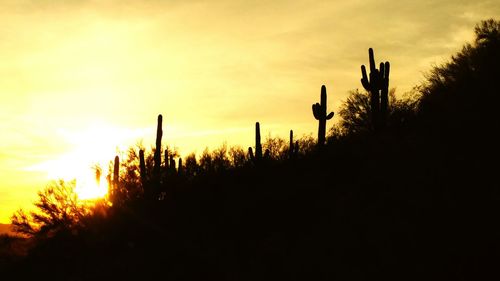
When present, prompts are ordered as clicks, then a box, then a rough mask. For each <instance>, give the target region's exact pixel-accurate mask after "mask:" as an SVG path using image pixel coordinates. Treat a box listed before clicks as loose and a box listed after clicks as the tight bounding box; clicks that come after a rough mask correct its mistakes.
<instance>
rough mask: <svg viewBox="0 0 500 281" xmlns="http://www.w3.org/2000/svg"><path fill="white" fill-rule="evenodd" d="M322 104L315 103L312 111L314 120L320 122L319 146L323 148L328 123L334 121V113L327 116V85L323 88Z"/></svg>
mask: <svg viewBox="0 0 500 281" xmlns="http://www.w3.org/2000/svg"><path fill="white" fill-rule="evenodd" d="M320 102H321V103H315V104H313V105H312V111H313V115H314V118H316V120H318V121H319V122H318V123H319V126H318V146H322V145H324V144H325V140H326V137H325V135H326V121H327V120H330V119H332V117H333V114H334V113H333V112H330V113H329V114H328V115H327V114H326V112H327V111H326V87H325V85H323V86H321V100H320Z"/></svg>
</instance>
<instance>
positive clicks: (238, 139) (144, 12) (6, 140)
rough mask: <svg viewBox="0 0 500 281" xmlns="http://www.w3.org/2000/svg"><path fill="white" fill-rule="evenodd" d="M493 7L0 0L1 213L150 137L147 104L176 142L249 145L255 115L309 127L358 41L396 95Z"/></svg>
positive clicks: (361, 53)
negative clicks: (387, 69)
mask: <svg viewBox="0 0 500 281" xmlns="http://www.w3.org/2000/svg"><path fill="white" fill-rule="evenodd" d="M498 16H500V2H499V1H481V0H477V1H459V0H446V1H426V0H420V1H406V0H405V1H384V0H376V1H374V0H373V1H372V0H364V1H358V0H352V1H239V0H227V1H153V0H142V1H126V0H120V1H118V0H117V1H104V0H103V1H76V0H73V1H62V0H60V1H58V0H52V1H45V0H31V1H28V0H8V1H4V0H0V109H1V110H0V132H1V141H0V223H7V222H9V217H10V215H11V214H12V213H13V212H14V211H15V210H16V209H17V208H19V207H23V208H27V207H29V206H30V205H31V202H32V201H33V200H34V199H35V198H36V191H37V190H39V189H40V188H43V187H44V186H45V185H46V183H47V181H48V180H49V179H54V178H58V177H66V178H70V177H74V176H77V175H80V174H81V173H84V172H85V173H86V172H89V171H90V167H91V166H92V165H93V164H95V163H106V161H108V160H111V159H113V156H114V155H115V154H116V153H117V152H119V151H124V150H125V149H126V148H127V147H129V146H131V145H134V144H136V143H137V142H138V141H140V140H142V142H143V144H144V145H146V147H148V148H149V147H150V145H151V144H152V143H153V142H154V134H155V126H156V116H157V115H158V114H159V113H161V114H163V117H164V139H163V141H164V143H165V142H166V143H167V144H168V145H171V146H175V147H178V149H179V151H180V152H181V153H182V154H186V153H189V152H193V151H195V152H197V153H198V154H199V153H201V152H202V151H203V149H204V148H205V147H207V146H208V147H209V148H211V149H212V148H216V147H218V146H219V145H220V144H222V143H223V142H224V141H226V142H227V143H228V145H241V146H243V147H248V146H251V145H253V139H254V138H253V133H254V123H255V121H260V122H261V130H262V134H263V136H267V135H268V134H271V135H272V136H283V137H284V136H286V135H287V132H288V131H289V130H290V129H294V131H295V133H296V135H303V134H311V133H313V134H314V133H315V132H316V127H317V123H316V120H314V117H313V116H312V112H311V104H312V103H315V102H317V101H319V94H320V88H321V85H323V84H325V85H326V87H327V91H328V106H329V108H330V109H331V110H333V111H336V109H337V107H338V106H339V105H340V104H341V102H342V100H344V99H345V98H346V95H347V92H348V91H349V90H352V89H355V88H361V85H360V82H359V80H360V78H361V74H360V65H361V64H367V63H368V51H367V50H368V48H369V47H373V48H374V49H375V57H376V60H377V62H378V61H380V60H384V61H385V60H388V61H390V62H391V87H396V89H397V90H396V92H397V93H398V95H402V94H403V93H405V92H407V91H409V90H411V88H412V87H413V86H415V85H417V84H418V83H420V82H421V81H422V80H423V78H424V76H423V74H424V73H425V72H426V71H427V70H429V69H430V67H431V66H432V65H433V64H434V65H435V64H440V63H442V62H443V61H445V60H446V59H447V58H449V57H450V55H451V54H453V53H454V52H456V51H457V50H459V49H460V48H461V46H462V45H463V44H464V43H465V42H467V41H470V40H471V39H472V38H473V28H474V26H475V24H476V23H478V22H479V21H480V20H482V19H487V18H491V17H493V18H497V19H498ZM333 119H338V118H337V117H334V118H333ZM329 125H331V123H330V124H329Z"/></svg>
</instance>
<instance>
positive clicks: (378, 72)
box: [361, 48, 391, 131]
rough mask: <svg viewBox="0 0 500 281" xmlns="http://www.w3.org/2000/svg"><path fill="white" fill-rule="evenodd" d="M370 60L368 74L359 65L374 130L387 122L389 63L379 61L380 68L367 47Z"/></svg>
mask: <svg viewBox="0 0 500 281" xmlns="http://www.w3.org/2000/svg"><path fill="white" fill-rule="evenodd" d="M368 59H369V62H370V74H369V76H368V75H367V73H366V67H365V66H364V65H362V66H361V75H362V78H361V84H362V85H363V88H365V90H366V91H368V92H369V93H370V107H371V114H370V115H371V121H372V126H373V129H374V130H375V131H378V130H380V129H381V128H384V127H385V126H386V123H387V116H388V110H389V72H390V67H391V65H390V63H389V62H387V61H386V62H385V63H380V68H379V69H377V68H376V65H375V57H374V55H373V49H372V48H369V49H368Z"/></svg>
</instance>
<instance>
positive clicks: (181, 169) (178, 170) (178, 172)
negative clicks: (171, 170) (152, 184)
mask: <svg viewBox="0 0 500 281" xmlns="http://www.w3.org/2000/svg"><path fill="white" fill-rule="evenodd" d="M177 174H178V175H179V176H182V174H183V167H182V158H180V157H179V164H178V165H177Z"/></svg>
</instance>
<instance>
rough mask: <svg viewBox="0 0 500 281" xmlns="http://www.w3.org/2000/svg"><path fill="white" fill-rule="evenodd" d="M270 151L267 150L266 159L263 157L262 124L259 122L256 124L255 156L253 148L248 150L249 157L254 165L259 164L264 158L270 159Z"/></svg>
mask: <svg viewBox="0 0 500 281" xmlns="http://www.w3.org/2000/svg"><path fill="white" fill-rule="evenodd" d="M269 154H270V153H269V149H266V152H265V153H264V157H263V156H262V144H261V142H260V124H259V122H256V123H255V155H254V153H253V150H252V147H249V148H248V155H249V157H250V159H251V160H252V161H253V162H254V163H258V162H260V161H262V159H263V158H268V157H269Z"/></svg>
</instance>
